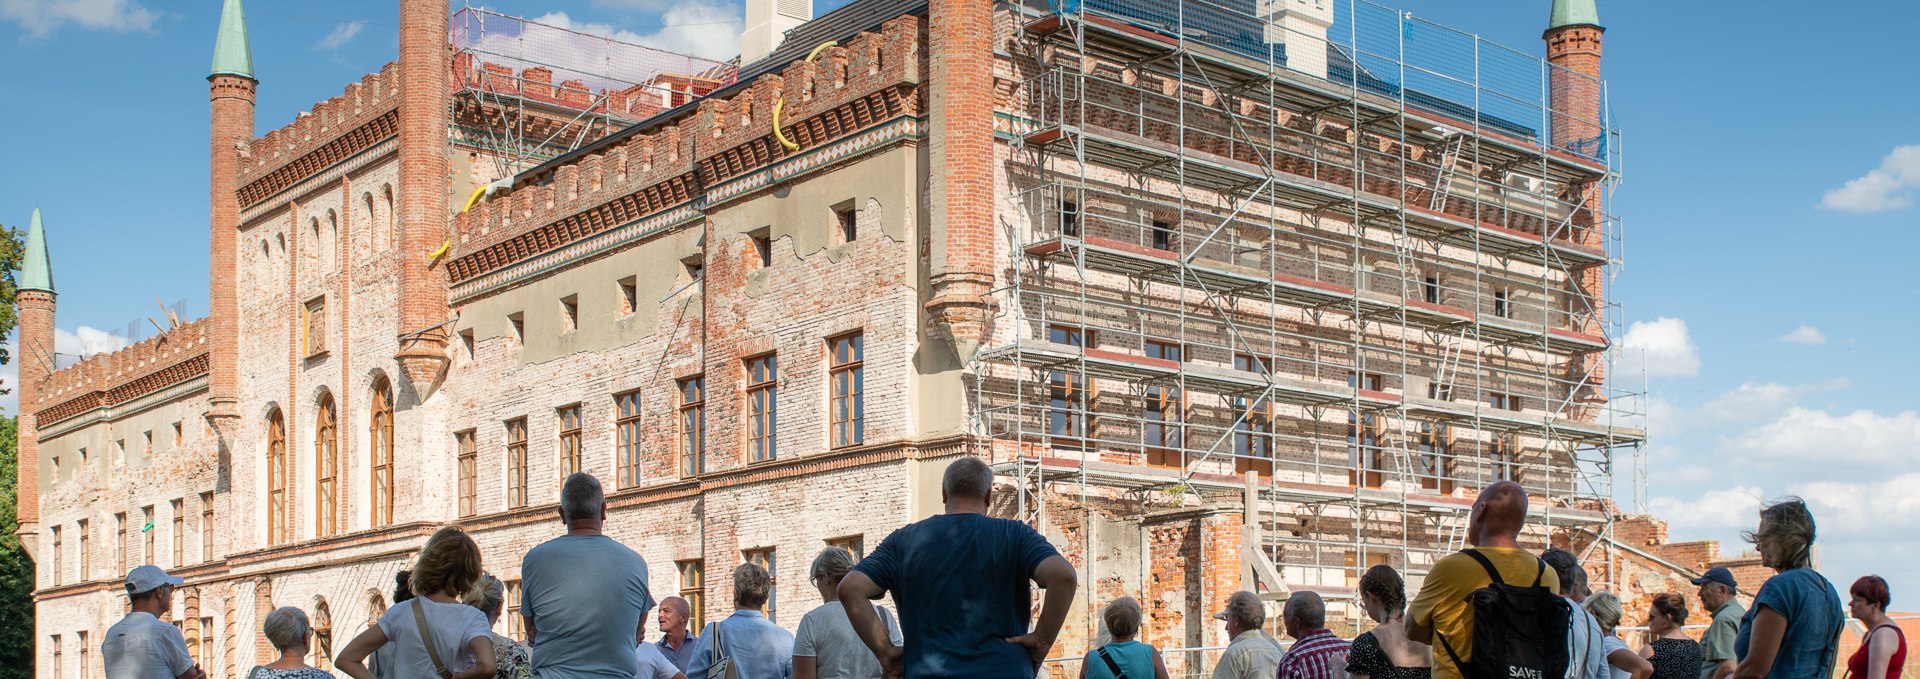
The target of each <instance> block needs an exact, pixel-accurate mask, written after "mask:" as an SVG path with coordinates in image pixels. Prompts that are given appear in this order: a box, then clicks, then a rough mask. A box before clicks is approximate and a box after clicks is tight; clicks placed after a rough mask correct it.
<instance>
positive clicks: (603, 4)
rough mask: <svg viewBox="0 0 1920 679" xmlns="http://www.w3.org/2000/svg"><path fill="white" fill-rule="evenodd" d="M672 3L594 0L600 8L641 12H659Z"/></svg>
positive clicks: (668, 1)
mask: <svg viewBox="0 0 1920 679" xmlns="http://www.w3.org/2000/svg"><path fill="white" fill-rule="evenodd" d="M671 4H672V2H671V1H670V0H593V6H594V7H598V8H600V9H613V10H629V11H640V12H658V11H660V10H662V9H666V8H667V6H668V5H671Z"/></svg>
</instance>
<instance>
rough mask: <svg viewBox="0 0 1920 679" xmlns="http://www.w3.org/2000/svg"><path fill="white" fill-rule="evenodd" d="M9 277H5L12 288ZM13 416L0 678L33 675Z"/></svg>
mask: <svg viewBox="0 0 1920 679" xmlns="http://www.w3.org/2000/svg"><path fill="white" fill-rule="evenodd" d="M11 285H12V281H11V280H9V281H8V286H9V288H8V289H9V290H11V289H12V288H11ZM12 301H13V300H12V298H11V297H9V298H8V299H7V302H8V303H7V304H5V305H3V306H5V307H6V310H7V312H8V313H7V322H8V323H12V320H13V313H12V312H13V304H12V303H11V302H12ZM17 445H18V443H17V440H16V439H15V437H14V418H11V417H0V679H27V678H28V677H31V676H33V561H32V560H30V559H28V558H27V552H26V550H24V549H21V547H20V538H19V537H18V536H15V535H14V534H13V532H14V531H15V530H17V529H18V528H19V527H20V526H19V524H18V523H16V521H17V520H18V516H16V515H15V513H14V512H15V511H16V506H17V505H16V500H17V499H18V498H17V497H16V495H17V492H18V488H19V484H18V479H16V478H14V472H15V470H16V467H15V464H14V463H15V460H16V459H18V457H19V453H20V451H19V449H18V448H17Z"/></svg>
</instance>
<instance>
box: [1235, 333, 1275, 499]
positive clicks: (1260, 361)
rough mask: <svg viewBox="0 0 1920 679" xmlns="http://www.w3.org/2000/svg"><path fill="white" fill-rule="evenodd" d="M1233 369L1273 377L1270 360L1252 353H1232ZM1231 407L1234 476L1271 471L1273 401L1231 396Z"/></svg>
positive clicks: (1272, 454) (1271, 360) (1271, 361)
mask: <svg viewBox="0 0 1920 679" xmlns="http://www.w3.org/2000/svg"><path fill="white" fill-rule="evenodd" d="M1233 368H1234V369H1235V370H1240V371H1243V372H1250V373H1254V374H1258V375H1272V374H1273V359H1271V358H1269V357H1266V356H1254V355H1252V354H1234V355H1233ZM1231 405H1232V407H1233V415H1234V423H1233V455H1234V458H1235V459H1236V460H1238V463H1237V464H1235V465H1234V467H1235V471H1236V472H1238V473H1246V472H1247V471H1262V472H1265V473H1269V474H1271V473H1272V471H1273V456H1274V449H1275V446H1274V442H1275V440H1274V431H1273V413H1274V407H1273V401H1272V400H1270V399H1265V398H1259V399H1255V398H1248V397H1245V396H1235V397H1233V398H1232V400H1231Z"/></svg>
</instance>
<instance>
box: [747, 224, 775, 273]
mask: <svg viewBox="0 0 1920 679" xmlns="http://www.w3.org/2000/svg"><path fill="white" fill-rule="evenodd" d="M748 237H750V238H752V239H753V254H754V256H755V257H756V258H757V259H758V261H759V262H760V266H761V267H762V268H764V267H769V266H773V236H772V235H771V234H769V233H768V232H767V230H766V229H764V228H763V229H760V230H758V231H755V232H753V233H752V234H749V236H748Z"/></svg>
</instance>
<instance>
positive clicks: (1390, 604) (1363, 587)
mask: <svg viewBox="0 0 1920 679" xmlns="http://www.w3.org/2000/svg"><path fill="white" fill-rule="evenodd" d="M1360 594H1361V595H1363V596H1364V595H1367V594H1372V595H1373V598H1375V599H1379V600H1380V605H1382V606H1386V607H1387V612H1389V613H1397V612H1399V611H1401V610H1403V609H1405V608H1406V607H1407V583H1406V581H1405V580H1401V579H1400V572H1399V571H1396V570H1394V569H1393V567H1392V566H1389V565H1386V564H1377V565H1375V566H1374V567H1372V568H1369V569H1367V572H1366V573H1364V574H1362V575H1361V576H1360Z"/></svg>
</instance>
